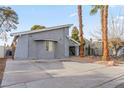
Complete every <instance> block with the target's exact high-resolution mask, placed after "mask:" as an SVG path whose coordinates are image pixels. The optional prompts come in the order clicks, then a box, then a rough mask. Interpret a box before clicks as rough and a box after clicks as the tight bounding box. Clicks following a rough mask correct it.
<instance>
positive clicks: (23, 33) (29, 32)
mask: <svg viewBox="0 0 124 93" xmlns="http://www.w3.org/2000/svg"><path fill="white" fill-rule="evenodd" d="M72 25H73V24H65V25H59V26H53V27H48V28H45V29H41V30H32V31H31V30H29V31H24V32H16V33H11V34H10V36H19V35H25V34H31V33H37V32H42V31H49V30H54V29H59V28H65V27H71V26H72Z"/></svg>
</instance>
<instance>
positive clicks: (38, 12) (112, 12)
mask: <svg viewBox="0 0 124 93" xmlns="http://www.w3.org/2000/svg"><path fill="white" fill-rule="evenodd" d="M10 7H11V8H12V9H14V10H15V11H16V12H17V14H18V16H19V25H18V28H17V30H14V31H11V33H13V32H20V31H27V30H29V29H30V28H31V27H32V26H33V25H35V24H39V25H44V26H46V27H51V26H56V25H61V24H74V25H75V26H77V27H78V16H77V6H70V5H67V6H62V5H58V6H54V5H52V6H50V5H49V6H46V5H41V6H38V5H32V6H28V5H27V6H24V5H21V6H19V5H16V6H10ZM90 9H91V6H83V25H84V28H83V30H84V37H86V38H88V39H89V38H90V37H91V36H90V32H91V31H94V30H95V29H99V28H100V14H99V12H98V13H97V14H96V15H94V16H90V14H89V12H90ZM117 16H119V17H121V18H122V19H124V6H110V7H109V19H110V18H111V17H115V18H116V17H117ZM70 33H71V31H70ZM11 41H12V38H11V37H9V40H8V43H9V44H10V43H11ZM1 44H2V43H1V41H0V45H1Z"/></svg>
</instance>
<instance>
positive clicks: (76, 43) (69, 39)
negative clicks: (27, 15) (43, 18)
mask: <svg viewBox="0 0 124 93" xmlns="http://www.w3.org/2000/svg"><path fill="white" fill-rule="evenodd" d="M67 38H68V39H69V40H71V41H73V42H74V43H76V44H77V45H78V46H80V43H79V42H77V41H76V40H74V39H73V38H71V37H70V36H67Z"/></svg>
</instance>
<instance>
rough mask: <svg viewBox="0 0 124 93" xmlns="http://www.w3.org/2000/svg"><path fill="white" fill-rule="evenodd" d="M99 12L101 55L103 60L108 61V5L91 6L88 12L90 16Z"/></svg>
mask: <svg viewBox="0 0 124 93" xmlns="http://www.w3.org/2000/svg"><path fill="white" fill-rule="evenodd" d="M98 10H100V16H101V31H102V55H103V58H102V59H103V60H109V50H108V36H107V34H108V33H107V30H108V27H107V25H108V5H106V6H103V5H95V6H92V9H91V11H90V14H91V15H94V14H96V13H97V12H98Z"/></svg>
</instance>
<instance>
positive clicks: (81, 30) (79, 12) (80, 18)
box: [78, 5, 84, 57]
mask: <svg viewBox="0 0 124 93" xmlns="http://www.w3.org/2000/svg"><path fill="white" fill-rule="evenodd" d="M78 17H79V29H80V57H83V56H84V45H83V40H84V39H83V25H82V7H81V5H78Z"/></svg>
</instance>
